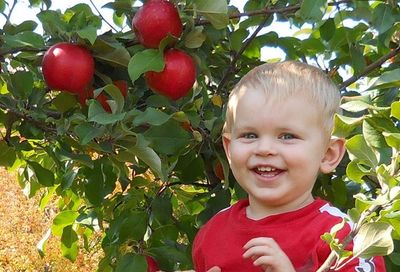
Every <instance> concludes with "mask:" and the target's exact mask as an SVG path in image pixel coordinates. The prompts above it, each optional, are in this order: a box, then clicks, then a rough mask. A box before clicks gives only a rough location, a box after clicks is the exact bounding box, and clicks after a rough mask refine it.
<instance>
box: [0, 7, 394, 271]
mask: <svg viewBox="0 0 400 272" xmlns="http://www.w3.org/2000/svg"><path fill="white" fill-rule="evenodd" d="M142 2H144V5H143V3H142ZM24 3H25V2H24ZM93 3H95V1H82V3H80V4H78V5H75V6H72V7H70V8H68V9H67V10H65V12H61V11H60V10H54V9H52V1H51V0H30V1H29V5H30V7H31V8H32V11H33V10H35V11H37V14H36V16H37V21H30V20H27V21H24V22H22V23H19V24H15V23H13V20H12V18H13V17H12V14H13V11H14V8H15V6H16V5H21V2H20V3H18V1H16V0H14V1H4V0H0V12H1V15H0V16H2V19H4V20H3V22H4V24H3V25H2V26H1V29H0V35H1V36H0V61H1V74H0V165H1V166H3V167H5V168H6V169H8V170H10V171H15V172H16V173H18V181H19V183H20V185H21V187H22V189H23V192H24V193H25V194H26V195H27V196H29V197H32V196H34V195H37V194H39V195H40V196H41V201H40V207H41V208H44V207H46V205H47V204H48V203H49V201H50V200H52V199H57V203H58V206H57V207H58V210H57V215H56V216H55V218H54V220H53V224H52V227H51V230H50V231H49V232H48V233H47V235H46V236H45V237H44V238H43V240H41V241H38V242H39V243H38V250H39V253H40V254H45V242H46V240H47V239H48V237H49V235H54V236H58V237H59V239H60V247H61V250H62V254H63V255H64V256H65V257H66V258H68V259H70V260H71V261H74V260H75V259H76V257H77V253H78V251H79V250H91V249H92V248H91V245H92V244H93V242H97V243H98V244H99V245H100V246H101V248H102V250H103V252H104V256H103V258H102V259H101V261H100V262H99V265H98V269H99V271H147V267H153V268H154V267H157V266H158V267H159V268H160V269H162V270H164V271H174V270H180V269H191V268H192V263H191V243H192V241H193V238H194V236H195V234H196V231H197V230H198V228H199V227H200V226H201V225H202V224H204V223H205V222H206V221H207V220H208V219H209V218H210V217H211V216H212V215H214V214H215V213H216V212H217V211H219V210H221V209H222V208H225V207H227V206H229V205H230V204H231V203H233V202H234V201H236V200H237V199H239V198H243V197H245V193H244V192H243V190H241V189H240V187H238V185H237V184H236V183H235V180H234V177H233V176H232V174H231V173H230V172H229V167H228V163H227V161H226V159H225V156H224V153H223V150H222V145H221V137H220V133H221V129H222V126H223V122H224V105H225V102H226V100H227V96H228V95H229V92H230V90H231V89H232V87H233V86H234V84H235V83H236V82H237V81H238V80H239V79H240V78H241V77H242V76H243V75H244V74H245V73H247V72H248V71H249V70H250V69H252V68H253V67H255V66H256V65H259V64H261V63H262V62H265V61H268V62H274V61H279V60H283V59H294V60H300V61H304V62H308V63H311V64H313V65H317V66H319V67H321V68H322V69H323V70H325V71H326V73H327V74H329V76H330V77H331V78H332V79H333V80H334V81H335V82H336V83H337V84H338V86H339V87H340V89H341V92H342V95H343V103H342V107H343V110H344V112H343V115H340V116H337V117H336V126H335V131H334V133H335V134H336V135H338V136H341V137H345V138H346V139H347V142H346V146H347V149H348V154H347V156H346V157H345V159H344V160H343V161H342V163H341V164H340V166H339V167H338V169H337V170H336V172H335V173H333V174H331V175H321V176H320V177H319V178H318V181H317V184H316V186H315V189H314V193H315V194H316V195H318V196H321V197H322V198H324V199H327V200H329V201H331V202H332V203H334V204H335V205H336V206H338V207H340V208H341V209H343V210H344V211H347V213H348V214H349V216H350V217H351V218H352V219H353V220H354V221H355V222H356V225H355V229H354V231H353V232H352V233H351V235H350V236H349V237H348V239H347V240H344V241H337V239H335V229H334V230H332V231H331V233H327V234H325V235H324V236H323V239H325V241H326V242H327V243H329V244H330V246H331V248H332V254H331V256H330V258H329V259H328V260H327V262H326V263H325V266H323V267H321V269H320V271H327V269H329V267H336V268H338V267H340V266H341V265H343V264H345V263H346V262H347V261H348V259H349V258H348V257H347V256H348V252H346V251H345V250H344V249H343V248H344V245H345V244H346V243H348V240H349V239H350V238H354V237H355V246H354V252H353V254H354V255H356V256H362V257H368V256H371V255H386V256H387V257H385V258H386V261H387V267H388V268H387V269H388V271H398V269H399V267H400V253H399V252H398V249H399V239H400V215H399V214H400V213H399V207H400V199H399V194H400V177H399V166H400V165H399V162H400V161H399V160H400V159H399V152H400V128H399V120H400V102H399V86H400V83H399V78H400V58H399V57H398V53H399V51H400V34H399V33H400V32H399V30H400V25H399V23H398V22H399V21H400V7H399V4H398V2H397V1H393V0H386V1H385V0H373V1H357V0H303V1H299V0H246V1H242V4H243V7H240V9H239V7H238V6H235V4H234V3H230V1H227V0H170V1H169V2H168V1H166V0H148V1H133V0H115V1H114V2H112V1H111V0H110V2H109V3H107V4H106V5H104V6H103V7H101V9H98V8H95V6H94V5H93ZM235 3H236V2H235ZM145 6H146V9H145V8H144V7H145ZM161 6H163V7H162V10H163V12H159V10H161ZM33 7H35V9H33ZM104 10H111V11H112V12H113V18H112V21H109V20H107V19H106V18H105V17H104V16H103V12H104ZM146 10H147V11H146ZM152 16H153V17H152ZM155 22H160V23H159V24H156V23H155ZM102 25H103V26H109V30H107V31H102ZM285 29H286V30H287V29H289V30H290V31H291V32H290V34H287V33H286V32H285ZM274 48H279V49H280V50H281V52H282V56H279V55H277V54H276V53H274V52H276V51H275V50H273V49H274ZM339 227H340V226H338V228H339ZM221 235H223V234H221ZM149 269H150V268H149ZM154 269H155V268H154ZM149 271H150V270H149Z"/></svg>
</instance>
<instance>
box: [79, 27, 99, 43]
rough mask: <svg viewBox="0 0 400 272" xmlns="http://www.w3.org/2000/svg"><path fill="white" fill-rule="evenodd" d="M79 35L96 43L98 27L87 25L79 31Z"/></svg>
mask: <svg viewBox="0 0 400 272" xmlns="http://www.w3.org/2000/svg"><path fill="white" fill-rule="evenodd" d="M77 33H78V35H79V37H81V38H82V39H87V40H88V41H89V42H90V43H91V44H94V43H95V41H96V39H97V28H95V27H94V26H90V25H89V26H87V27H85V28H82V29H80V30H78V31H77Z"/></svg>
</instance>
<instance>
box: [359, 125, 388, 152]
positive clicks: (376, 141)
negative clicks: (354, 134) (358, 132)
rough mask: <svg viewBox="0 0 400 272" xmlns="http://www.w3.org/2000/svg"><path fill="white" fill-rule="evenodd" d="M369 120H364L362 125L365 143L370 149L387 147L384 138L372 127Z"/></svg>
mask: <svg viewBox="0 0 400 272" xmlns="http://www.w3.org/2000/svg"><path fill="white" fill-rule="evenodd" d="M371 119H372V118H371ZM371 119H365V120H364V122H363V125H362V129H363V136H364V139H365V141H366V142H367V143H368V145H369V146H371V147H372V148H384V147H387V145H386V141H385V138H384V137H383V135H382V131H380V130H378V129H377V128H375V127H374V126H373V124H374V122H373V120H371Z"/></svg>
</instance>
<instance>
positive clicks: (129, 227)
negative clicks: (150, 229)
mask: <svg viewBox="0 0 400 272" xmlns="http://www.w3.org/2000/svg"><path fill="white" fill-rule="evenodd" d="M123 217H124V219H123V221H122V224H121V229H120V232H119V239H120V241H121V242H124V241H127V240H128V239H133V240H134V241H140V240H143V236H144V235H145V233H146V231H147V224H148V221H149V218H148V215H147V213H146V212H130V213H129V214H124V215H123Z"/></svg>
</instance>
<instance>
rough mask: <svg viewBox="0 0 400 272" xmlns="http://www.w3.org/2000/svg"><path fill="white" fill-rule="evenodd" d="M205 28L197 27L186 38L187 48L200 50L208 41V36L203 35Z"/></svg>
mask: <svg viewBox="0 0 400 272" xmlns="http://www.w3.org/2000/svg"><path fill="white" fill-rule="evenodd" d="M203 29H204V27H203V26H196V27H195V28H194V29H192V31H190V32H189V33H188V34H187V35H186V36H185V46H186V47H187V48H199V47H201V45H202V44H203V42H204V41H205V40H206V38H207V36H206V35H205V34H204V33H203Z"/></svg>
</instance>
